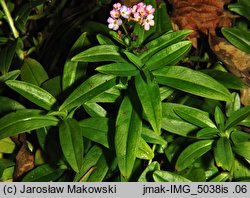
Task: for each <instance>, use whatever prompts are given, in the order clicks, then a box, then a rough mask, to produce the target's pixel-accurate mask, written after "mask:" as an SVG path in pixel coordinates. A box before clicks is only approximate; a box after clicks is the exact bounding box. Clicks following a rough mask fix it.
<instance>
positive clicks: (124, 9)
mask: <svg viewBox="0 0 250 198" xmlns="http://www.w3.org/2000/svg"><path fill="white" fill-rule="evenodd" d="M120 13H121V16H122V17H124V18H125V19H128V18H129V17H130V14H131V8H128V7H127V6H125V5H123V6H122V7H121V9H120Z"/></svg>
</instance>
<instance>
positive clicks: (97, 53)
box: [71, 45, 126, 63]
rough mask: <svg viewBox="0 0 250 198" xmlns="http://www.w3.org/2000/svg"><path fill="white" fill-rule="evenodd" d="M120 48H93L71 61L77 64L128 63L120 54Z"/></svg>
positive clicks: (109, 46)
mask: <svg viewBox="0 0 250 198" xmlns="http://www.w3.org/2000/svg"><path fill="white" fill-rule="evenodd" d="M118 50H119V48H118V47H116V46H114V45H99V46H94V47H91V48H89V49H87V50H85V51H83V52H81V53H79V54H77V55H75V56H74V57H73V58H72V59H71V61H76V62H85V63H86V62H102V61H114V62H126V61H125V60H124V58H122V56H121V55H120V53H119V52H118Z"/></svg>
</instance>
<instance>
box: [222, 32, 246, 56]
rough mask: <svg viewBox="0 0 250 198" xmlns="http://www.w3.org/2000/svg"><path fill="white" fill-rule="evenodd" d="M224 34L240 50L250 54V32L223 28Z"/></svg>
mask: <svg viewBox="0 0 250 198" xmlns="http://www.w3.org/2000/svg"><path fill="white" fill-rule="evenodd" d="M221 31H222V34H223V35H224V36H225V37H226V39H227V40H229V42H230V43H232V44H233V45H234V46H236V47H237V48H239V49H240V50H242V51H244V52H246V53H248V54H250V32H249V31H247V30H243V29H239V28H237V27H234V28H227V27H224V28H222V30H221Z"/></svg>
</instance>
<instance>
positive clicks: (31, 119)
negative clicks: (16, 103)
mask: <svg viewBox="0 0 250 198" xmlns="http://www.w3.org/2000/svg"><path fill="white" fill-rule="evenodd" d="M57 123H58V119H57V118H55V117H54V116H48V115H43V114H42V111H40V110H31V109H23V110H17V111H16V112H12V113H9V114H7V115H5V116H4V117H2V118H1V119H0V139H3V138H6V137H9V136H13V135H17V134H19V133H23V132H27V131H31V130H35V129H39V128H42V127H46V126H56V125H57Z"/></svg>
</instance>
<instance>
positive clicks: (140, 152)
mask: <svg viewBox="0 0 250 198" xmlns="http://www.w3.org/2000/svg"><path fill="white" fill-rule="evenodd" d="M136 157H137V158H139V159H144V160H152V159H153V158H154V152H153V151H152V149H151V148H150V146H149V145H148V144H147V142H146V141H145V140H144V139H142V138H140V140H139V143H138V148H137V150H136Z"/></svg>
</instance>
